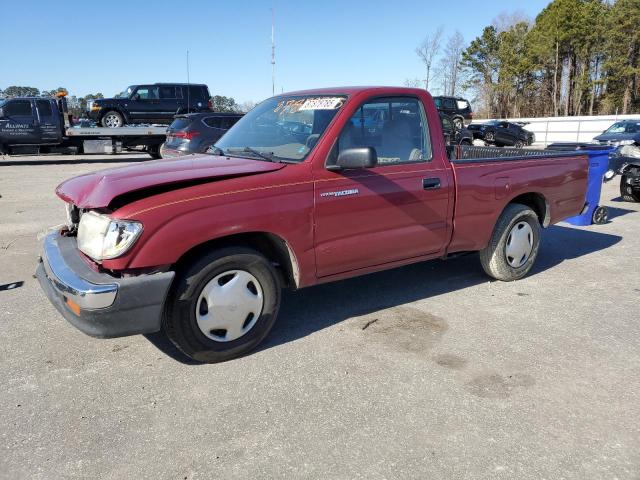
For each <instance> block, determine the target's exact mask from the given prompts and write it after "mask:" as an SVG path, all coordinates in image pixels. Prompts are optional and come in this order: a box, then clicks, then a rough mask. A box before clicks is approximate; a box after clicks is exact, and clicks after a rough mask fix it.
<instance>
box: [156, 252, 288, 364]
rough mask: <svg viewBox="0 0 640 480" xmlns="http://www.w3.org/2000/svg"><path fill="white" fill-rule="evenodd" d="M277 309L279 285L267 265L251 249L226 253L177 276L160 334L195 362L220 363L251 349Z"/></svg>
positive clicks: (206, 257) (213, 254) (201, 260)
mask: <svg viewBox="0 0 640 480" xmlns="http://www.w3.org/2000/svg"><path fill="white" fill-rule="evenodd" d="M279 307H280V283H279V280H278V275H277V273H276V271H275V269H274V267H273V266H272V265H271V263H270V262H269V261H268V260H267V259H266V258H265V257H264V256H263V255H261V254H260V253H258V252H257V251H255V250H252V249H249V248H225V249H221V250H218V251H214V252H211V253H209V254H207V255H204V256H203V257H201V258H199V259H197V260H195V261H193V262H191V263H190V264H189V265H187V266H186V267H185V268H184V269H183V271H181V272H178V274H177V276H176V280H175V282H174V285H173V286H172V288H171V291H170V293H169V297H168V299H167V305H166V307H165V316H164V320H163V329H164V331H165V333H166V334H167V336H168V337H169V339H170V340H171V341H172V342H173V343H174V345H175V346H176V347H177V348H178V349H179V350H181V351H182V352H183V353H184V354H185V355H187V356H189V357H191V358H193V359H194V360H197V361H200V362H206V363H216V362H223V361H225V360H230V359H232V358H235V357H238V356H240V355H243V354H244V353H247V352H248V351H250V350H252V349H253V348H255V347H256V346H257V345H258V344H259V343H260V342H261V341H262V340H263V339H264V338H265V337H266V336H267V334H268V333H269V331H270V330H271V327H273V324H274V323H275V321H276V317H277V315H278V309H279Z"/></svg>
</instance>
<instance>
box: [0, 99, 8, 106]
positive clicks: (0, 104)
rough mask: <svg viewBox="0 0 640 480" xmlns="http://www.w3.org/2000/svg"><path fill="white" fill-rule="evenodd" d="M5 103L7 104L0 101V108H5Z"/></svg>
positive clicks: (4, 101)
mask: <svg viewBox="0 0 640 480" xmlns="http://www.w3.org/2000/svg"><path fill="white" fill-rule="evenodd" d="M5 103H7V101H6V100H0V108H2V107H4V105H5Z"/></svg>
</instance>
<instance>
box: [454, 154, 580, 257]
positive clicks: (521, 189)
mask: <svg viewBox="0 0 640 480" xmlns="http://www.w3.org/2000/svg"><path fill="white" fill-rule="evenodd" d="M449 154H450V157H449V158H450V162H451V166H452V168H453V173H454V176H455V180H456V181H455V188H456V195H455V197H456V203H455V214H454V229H453V232H454V233H453V237H452V240H451V244H450V247H449V250H448V251H449V252H460V251H475V250H478V249H480V248H483V247H484V246H486V245H487V244H488V242H489V238H490V236H491V228H492V226H493V225H495V224H496V221H497V219H498V217H499V215H500V213H501V211H499V210H497V209H496V208H495V207H496V203H501V204H506V203H508V202H511V201H515V202H517V197H518V196H520V195H527V197H528V198H531V197H532V196H534V197H535V198H536V199H537V201H538V203H539V210H540V211H539V212H538V213H539V214H540V216H541V217H542V218H545V221H544V223H545V225H544V226H547V225H550V224H554V223H557V222H559V221H561V220H564V219H565V218H568V217H571V216H573V215H577V214H578V213H580V212H581V211H582V209H583V208H584V204H585V198H586V190H587V176H588V157H587V156H586V155H579V154H576V153H575V152H553V151H548V150H519V149H504V148H493V147H466V146H465V147H456V148H454V149H450V150H449ZM560 186H561V188H560ZM489 227H491V228H489Z"/></svg>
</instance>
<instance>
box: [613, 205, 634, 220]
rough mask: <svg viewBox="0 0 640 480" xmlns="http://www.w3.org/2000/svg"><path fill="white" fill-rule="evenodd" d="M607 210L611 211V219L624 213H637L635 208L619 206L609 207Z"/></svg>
mask: <svg viewBox="0 0 640 480" xmlns="http://www.w3.org/2000/svg"><path fill="white" fill-rule="evenodd" d="M607 210H608V211H609V220H613V219H614V218H618V217H622V216H623V215H627V214H629V213H636V211H635V210H627V209H626V208H618V207H607Z"/></svg>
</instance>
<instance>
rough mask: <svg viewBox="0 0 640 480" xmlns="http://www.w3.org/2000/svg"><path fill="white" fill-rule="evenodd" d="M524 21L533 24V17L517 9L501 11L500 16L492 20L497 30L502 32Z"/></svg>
mask: <svg viewBox="0 0 640 480" xmlns="http://www.w3.org/2000/svg"><path fill="white" fill-rule="evenodd" d="M523 22H524V23H526V24H527V25H531V17H530V16H529V15H527V14H526V13H525V12H524V11H523V10H516V11H515V12H500V13H499V14H498V16H497V17H495V18H494V19H493V20H492V21H491V25H492V26H493V28H495V29H496V32H498V33H500V32H506V31H507V30H509V29H510V28H511V27H513V26H514V25H517V24H518V23H523Z"/></svg>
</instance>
